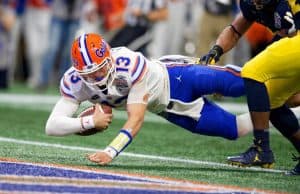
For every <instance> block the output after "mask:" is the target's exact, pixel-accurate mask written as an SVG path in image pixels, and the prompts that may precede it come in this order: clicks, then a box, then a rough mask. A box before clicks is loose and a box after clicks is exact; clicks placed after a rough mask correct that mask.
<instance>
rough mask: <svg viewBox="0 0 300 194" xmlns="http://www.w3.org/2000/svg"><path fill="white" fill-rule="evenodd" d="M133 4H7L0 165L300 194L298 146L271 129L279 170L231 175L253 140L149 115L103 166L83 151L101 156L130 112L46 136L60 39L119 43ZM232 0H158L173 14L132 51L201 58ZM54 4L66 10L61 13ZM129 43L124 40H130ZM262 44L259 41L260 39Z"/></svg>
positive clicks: (81, 0)
mask: <svg viewBox="0 0 300 194" xmlns="http://www.w3.org/2000/svg"><path fill="white" fill-rule="evenodd" d="M128 2H129V1H128ZM128 2H127V0H120V1H119V0H74V1H60V0H57V1H56V0H52V1H51V0H48V1H44V0H8V1H1V4H0V9H1V14H0V18H1V19H0V23H1V26H3V28H1V30H0V31H1V32H0V43H1V47H0V53H1V57H0V58H1V59H0V62H1V64H0V115H1V124H0V145H1V148H0V160H1V161H6V160H9V161H25V162H33V163H42V164H44V163H45V164H55V165H67V166H72V167H76V168H84V169H97V170H99V169H104V170H107V171H109V172H123V173H133V174H139V175H142V176H155V177H164V178H169V179H170V178H171V179H172V178H173V179H179V180H184V181H191V182H201V183H205V184H213V185H226V186H234V187H236V188H237V191H239V190H238V188H244V189H248V190H241V192H249V193H260V192H262V193H263V192H266V193H272V192H273V193H275V192H281V193H299V191H300V186H299V177H286V176H285V175H284V172H285V171H286V170H288V169H291V168H292V167H293V166H294V163H293V162H292V160H291V155H292V152H293V151H294V149H293V148H292V146H291V145H290V144H289V143H288V142H287V141H286V140H285V139H284V138H283V137H282V136H281V135H280V134H279V133H277V132H276V131H275V130H272V132H271V139H272V143H271V146H272V148H273V150H274V153H275V157H276V166H275V169H274V170H263V169H259V168H246V169H244V168H235V167H231V166H229V165H227V164H225V159H226V157H227V156H228V155H232V154H236V153H239V152H240V151H241V149H242V150H243V149H245V148H247V146H248V144H249V142H251V138H252V135H249V136H247V137H243V138H241V139H239V140H237V141H228V140H224V139H221V138H211V137H205V136H199V135H195V134H191V133H189V132H188V131H185V130H183V129H180V128H178V127H176V126H174V125H171V124H169V123H167V122H166V121H164V120H162V119H161V118H159V117H157V116H154V115H152V114H150V113H149V114H148V115H147V118H146V122H145V124H144V126H143V129H142V130H141V132H140V133H139V135H138V136H137V138H136V139H135V140H134V142H133V143H132V145H130V146H129V147H128V149H126V152H124V153H123V154H122V155H121V156H120V157H118V158H117V159H116V160H115V161H114V162H113V163H112V164H111V165H109V166H106V167H100V166H97V165H94V164H92V163H90V162H89V161H87V160H86V159H85V154H87V153H90V152H93V151H95V150H97V149H103V148H104V147H105V146H106V145H107V144H108V143H109V142H110V141H111V140H112V139H113V137H114V136H115V135H116V134H117V132H118V131H117V130H118V129H119V128H120V127H121V125H122V123H123V122H124V121H125V119H126V117H125V116H126V115H125V113H122V112H116V111H114V116H115V117H114V120H113V123H112V125H111V126H110V127H109V130H107V131H105V132H104V133H99V134H96V135H93V136H89V137H80V136H76V135H74V136H69V137H60V138H57V137H49V136H46V135H45V133H44V125H45V122H46V119H47V117H48V115H49V113H50V111H51V108H52V107H53V105H54V103H55V101H56V100H57V99H58V98H59V89H58V83H59V79H60V77H61V70H63V69H64V68H67V67H68V66H69V65H70V61H69V60H68V59H69V56H68V48H69V47H68V44H69V43H68V41H67V40H63V39H67V37H72V38H73V37H74V36H75V34H76V32H77V33H78V32H83V31H84V32H97V33H101V34H103V36H104V37H105V38H106V39H107V40H113V37H114V36H115V35H116V34H117V33H118V32H119V31H120V30H121V29H122V28H123V27H124V25H125V24H126V22H127V21H126V20H125V19H124V17H120V16H123V15H124V14H125V12H126V10H127V9H128V7H127V6H128V5H129V4H127V3H128ZM136 2H138V1H136ZM146 2H148V0H147V1H146ZM149 2H150V0H149ZM149 2H148V3H149ZM158 2H159V1H158ZM234 2H235V1H226V0H225V1H224V0H223V1H214V0H209V1H206V0H165V1H161V3H162V5H163V6H162V7H161V8H160V9H161V10H165V11H166V10H167V17H164V16H162V17H161V18H157V20H153V21H152V20H149V21H148V22H150V23H149V26H147V30H146V31H147V33H146V34H143V35H142V36H141V37H142V38H140V39H138V40H136V41H132V42H130V44H128V46H129V47H130V48H132V49H137V50H138V49H139V47H140V46H143V44H144V43H147V44H146V51H145V50H142V51H145V54H146V55H147V56H148V57H149V58H156V57H159V56H162V55H166V54H184V55H188V56H193V57H199V56H201V55H202V54H204V52H205V51H208V50H209V48H210V46H211V45H212V44H213V43H214V42H213V41H214V40H215V38H216V36H217V34H218V33H219V32H220V30H221V29H222V28H223V27H224V26H226V25H228V23H230V20H231V19H232V17H233V16H234V14H236V12H237V7H236V5H235V4H234ZM63 3H66V5H63ZM220 3H225V4H221V5H222V6H221V7H222V9H220ZM231 3H232V4H231ZM55 5H56V6H58V7H60V8H61V9H57V7H55ZM59 5H60V6H59ZM218 6H219V7H218ZM63 7H65V9H64V8H63ZM151 11H157V10H150V9H148V11H147V12H145V14H150V13H151ZM223 20H224V21H223ZM55 21H56V22H55ZM57 21H59V22H57ZM221 21H223V23H221ZM68 22H69V24H68V25H70V31H69V34H63V33H62V34H61V35H59V34H58V33H59V31H55V30H53V29H61V30H62V31H63V32H64V31H67V29H65V28H66V26H68V25H67V24H66V23H68ZM73 22H74V23H73ZM73 25H75V27H74V26H73ZM72 26H73V27H72ZM217 27H218V28H217ZM51 29H52V31H51ZM56 33H57V34H56ZM65 33H66V32H65ZM59 36H62V38H63V39H59V40H58V42H56V44H57V45H58V46H57V45H55V44H54V42H55V40H57V39H58V37H59ZM126 36H127V34H124V38H126ZM72 38H71V39H72ZM266 39H267V38H262V40H261V41H262V42H263V41H265V40H266ZM251 40H252V39H247V38H245V40H242V41H241V43H240V45H239V46H238V49H235V50H233V51H232V52H231V53H230V54H228V55H227V56H224V60H223V61H221V62H220V63H221V64H222V63H223V64H227V63H232V64H236V65H240V66H242V64H243V62H245V61H246V60H247V59H249V57H250V56H251V55H252V52H253V49H254V47H253V42H251ZM145 41H146V42H145ZM249 41H250V42H249ZM252 41H253V40H252ZM64 46H65V47H64ZM255 49H256V47H255ZM64 52H66V53H67V54H66V55H65V54H64ZM51 53H52V55H53V57H52V58H51V57H50V55H51ZM49 57H50V58H49ZM64 57H65V58H64ZM64 59H66V60H67V61H68V62H66V61H65V60H64ZM45 72H46V74H45ZM214 100H215V99H214ZM218 100H219V102H218V103H220V104H221V105H222V106H224V107H225V108H226V109H228V110H230V111H232V112H234V113H236V114H237V113H240V112H245V111H247V108H246V105H245V104H244V102H245V101H244V99H243V98H239V99H224V98H223V99H218ZM83 106H88V104H84V105H83ZM0 172H1V173H0V191H3V190H1V189H3V188H4V183H5V182H10V180H11V179H5V178H7V177H5V176H4V175H5V173H4V172H5V169H4V166H1V168H0ZM19 181H20V180H19ZM21 182H22V181H21ZM1 185H2V186H1ZM220 189H221V190H220V191H218V192H229V191H227V190H222V187H220ZM75 192H76V191H75ZM78 192H79V191H78ZM194 192H200V191H197V190H196V191H194ZM144 193H145V191H144Z"/></svg>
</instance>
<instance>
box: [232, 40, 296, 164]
mask: <svg viewBox="0 0 300 194" xmlns="http://www.w3.org/2000/svg"><path fill="white" fill-rule="evenodd" d="M299 43H300V38H299V36H298V37H297V38H296V39H294V38H291V39H282V40H280V41H278V42H276V43H274V44H272V45H271V46H269V47H268V48H267V49H266V50H264V51H263V52H261V53H260V54H258V55H257V56H256V57H254V58H253V59H252V60H250V61H249V62H248V63H246V64H245V65H244V67H243V69H242V77H243V78H244V80H245V89H246V95H247V102H248V107H249V111H250V115H251V120H252V123H253V127H254V130H253V134H254V142H253V146H251V147H250V148H249V149H248V150H247V151H246V152H245V153H242V154H240V155H239V156H236V157H229V158H228V160H229V162H231V163H233V164H238V165H246V166H251V165H259V166H262V167H270V165H272V163H273V162H274V158H273V153H272V151H271V149H270V143H269V131H268V128H269V117H270V112H269V111H270V109H271V107H275V106H277V107H278V106H280V105H282V104H284V102H285V101H286V100H287V98H286V99H285V98H284V97H286V96H287V97H289V96H288V94H290V95H291V92H293V90H290V91H289V90H287V89H288V88H284V87H282V88H279V87H277V88H276V87H275V89H274V88H272V87H268V88H267V87H266V86H267V83H268V82H269V80H277V79H280V78H283V79H288V78H290V77H299V75H297V74H298V73H299V71H300V66H299V63H298V61H299V46H297V44H299ZM292 83H293V82H290V85H292V86H293V87H295V86H294V85H293V84H292ZM297 85H298V84H297ZM273 86H276V85H273ZM290 87H291V86H290ZM284 90H287V91H286V92H284V96H280V100H279V101H277V100H276V99H277V95H281V93H280V92H278V91H284ZM281 97H283V98H281ZM274 99H275V100H276V101H277V102H275V103H274V101H273V100H274Z"/></svg>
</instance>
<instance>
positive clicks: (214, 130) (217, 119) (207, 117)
mask: <svg viewBox="0 0 300 194" xmlns="http://www.w3.org/2000/svg"><path fill="white" fill-rule="evenodd" d="M163 117H165V118H166V119H167V120H168V121H170V122H172V123H174V124H176V125H178V126H181V127H182V128H184V129H187V130H189V131H191V132H192V133H197V134H200V135H207V136H216V137H223V138H225V139H229V140H235V139H237V138H238V132H237V124H236V116H235V115H233V114H231V113H229V112H227V111H225V110H223V109H222V108H221V107H219V106H218V105H216V104H214V103H212V102H209V101H207V100H206V99H205V104H204V106H203V109H202V111H201V117H200V119H199V120H198V121H196V120H194V119H192V118H190V117H187V116H181V115H176V114H173V113H166V114H165V115H164V116H163Z"/></svg>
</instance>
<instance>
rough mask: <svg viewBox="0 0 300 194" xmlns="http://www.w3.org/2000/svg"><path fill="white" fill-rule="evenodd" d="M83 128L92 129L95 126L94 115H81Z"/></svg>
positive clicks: (84, 129)
mask: <svg viewBox="0 0 300 194" xmlns="http://www.w3.org/2000/svg"><path fill="white" fill-rule="evenodd" d="M80 123H81V128H82V129H83V131H86V130H88V129H92V128H94V127H95V123H94V119H93V115H90V116H84V117H80Z"/></svg>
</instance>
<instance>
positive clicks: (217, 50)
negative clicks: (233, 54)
mask: <svg viewBox="0 0 300 194" xmlns="http://www.w3.org/2000/svg"><path fill="white" fill-rule="evenodd" d="M222 54H223V49H222V47H220V46H219V45H214V46H213V47H212V48H211V49H210V51H209V52H208V53H207V54H206V55H204V56H202V57H201V58H200V64H202V65H208V64H214V63H216V62H218V61H219V59H220V57H221V55H222Z"/></svg>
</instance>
